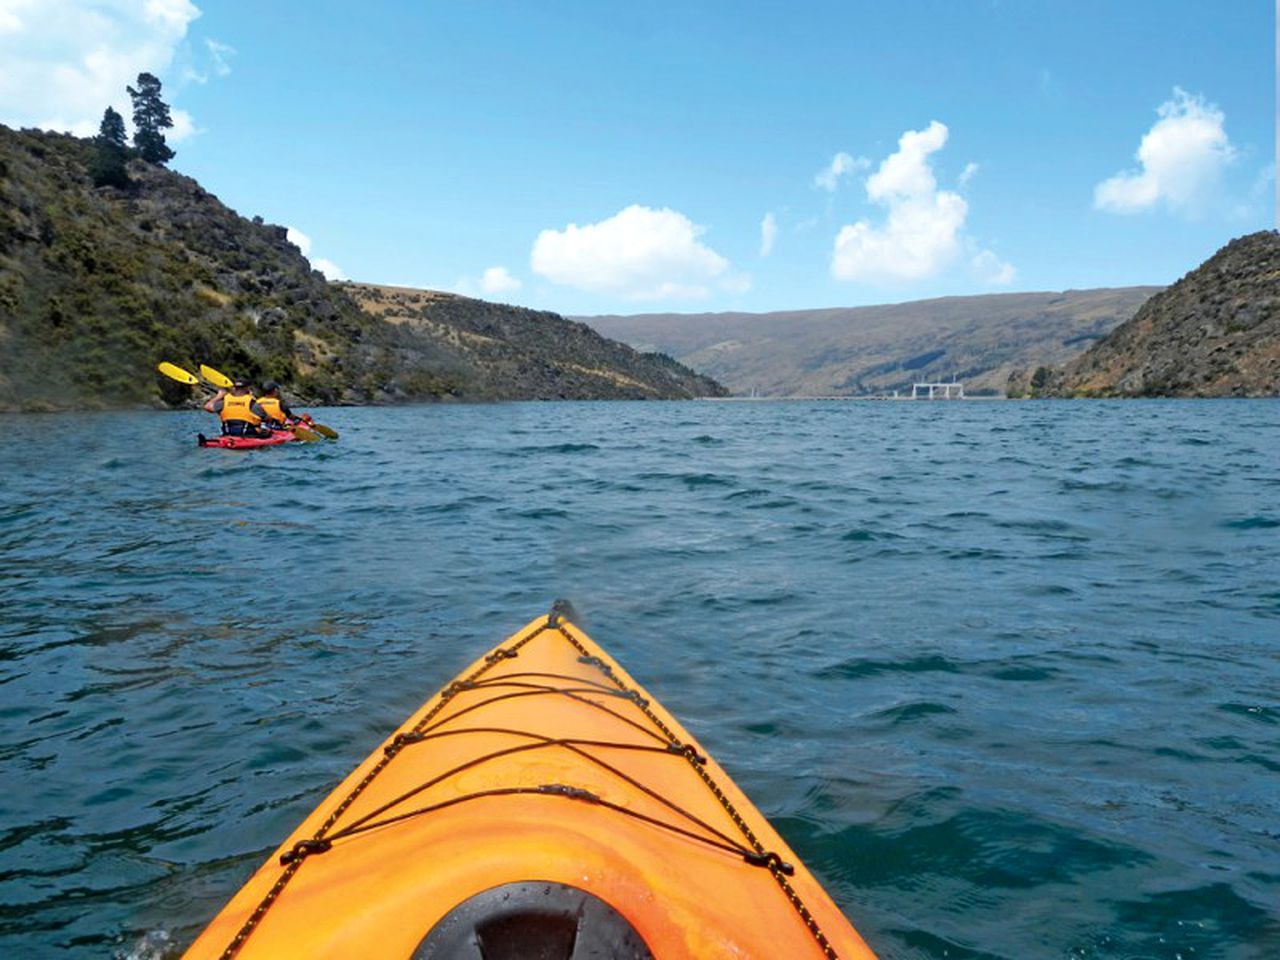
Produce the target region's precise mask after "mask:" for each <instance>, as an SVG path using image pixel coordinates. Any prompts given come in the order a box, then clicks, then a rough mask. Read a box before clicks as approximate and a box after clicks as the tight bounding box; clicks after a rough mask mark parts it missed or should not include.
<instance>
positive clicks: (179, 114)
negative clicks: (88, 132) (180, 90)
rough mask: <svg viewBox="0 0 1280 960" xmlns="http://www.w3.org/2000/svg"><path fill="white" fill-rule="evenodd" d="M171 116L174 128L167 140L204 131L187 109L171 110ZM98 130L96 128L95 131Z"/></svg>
mask: <svg viewBox="0 0 1280 960" xmlns="http://www.w3.org/2000/svg"><path fill="white" fill-rule="evenodd" d="M169 117H170V119H171V120H173V129H171V130H170V131H169V132H168V133H166V134H165V140H166V141H169V142H172V143H179V142H181V141H183V140H186V139H187V138H188V137H193V136H195V135H196V134H197V133H203V132H204V131H202V130H201V129H200V128H199V127H197V126H196V122H195V121H194V120H192V119H191V114H189V113H187V111H185V110H175V109H170V110H169ZM94 132H95V133H96V132H97V131H96V130H95V131H94Z"/></svg>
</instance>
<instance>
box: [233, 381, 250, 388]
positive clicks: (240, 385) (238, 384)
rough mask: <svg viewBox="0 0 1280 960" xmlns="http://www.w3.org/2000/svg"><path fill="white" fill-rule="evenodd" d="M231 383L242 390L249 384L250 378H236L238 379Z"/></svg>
mask: <svg viewBox="0 0 1280 960" xmlns="http://www.w3.org/2000/svg"><path fill="white" fill-rule="evenodd" d="M231 385H232V386H233V387H235V388H236V389H237V390H242V389H244V388H245V387H247V386H249V381H248V380H236V381H235V382H233V383H232V384H231Z"/></svg>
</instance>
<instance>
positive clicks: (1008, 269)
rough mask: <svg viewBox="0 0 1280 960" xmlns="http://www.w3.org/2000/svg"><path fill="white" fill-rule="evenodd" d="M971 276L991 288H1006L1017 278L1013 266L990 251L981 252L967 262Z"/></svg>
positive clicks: (1016, 272)
mask: <svg viewBox="0 0 1280 960" xmlns="http://www.w3.org/2000/svg"><path fill="white" fill-rule="evenodd" d="M969 265H970V266H971V267H972V268H973V275H974V276H975V277H977V278H978V280H979V281H981V282H982V283H985V284H987V285H988V286H992V287H1007V286H1009V284H1011V283H1013V281H1014V279H1015V278H1016V277H1017V276H1018V271H1017V270H1015V269H1014V268H1013V264H1011V263H1007V262H1005V261H1004V260H1001V259H1000V258H999V257H997V256H996V255H995V254H994V253H993V252H992V251H990V250H983V251H982V252H981V253H979V254H977V255H976V256H974V258H973V259H972V260H970V261H969Z"/></svg>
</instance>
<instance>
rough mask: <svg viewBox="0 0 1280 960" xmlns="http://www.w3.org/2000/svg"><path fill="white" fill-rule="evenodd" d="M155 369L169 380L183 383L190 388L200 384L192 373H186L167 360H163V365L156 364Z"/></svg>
mask: <svg viewBox="0 0 1280 960" xmlns="http://www.w3.org/2000/svg"><path fill="white" fill-rule="evenodd" d="M156 369H157V370H159V371H160V372H161V373H163V374H164V375H165V376H166V377H168V378H169V379H170V380H177V381H178V382H179V383H185V384H187V386H190V387H194V386H196V385H197V384H199V383H200V378H199V377H197V376H196V375H195V374H194V373H188V372H187V371H186V370H183V369H182V368H181V367H180V366H178V365H177V364H176V363H170V362H169V361H168V360H165V361H164V362H163V363H158V364H156Z"/></svg>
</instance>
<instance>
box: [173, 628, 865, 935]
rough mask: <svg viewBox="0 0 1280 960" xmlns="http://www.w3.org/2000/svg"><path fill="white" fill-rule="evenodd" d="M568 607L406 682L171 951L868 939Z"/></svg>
mask: <svg viewBox="0 0 1280 960" xmlns="http://www.w3.org/2000/svg"><path fill="white" fill-rule="evenodd" d="M572 618H573V613H572V609H571V608H570V607H569V606H568V605H567V604H564V603H557V604H556V606H555V607H554V608H553V609H552V612H551V614H550V615H549V616H545V617H540V618H538V619H537V620H534V621H533V622H532V623H530V624H529V625H528V626H526V627H525V628H524V629H523V630H521V631H520V632H518V633H516V634H514V635H513V636H512V637H510V638H509V639H508V640H507V641H505V642H504V643H503V644H501V645H500V646H498V647H496V648H494V649H493V650H492V651H490V652H489V653H487V654H485V655H484V656H483V657H481V658H480V659H479V660H477V661H476V662H475V663H473V664H472V665H471V666H470V667H468V668H467V669H466V670H464V671H463V672H462V673H461V674H460V675H459V677H458V679H456V680H454V681H453V682H452V683H450V684H449V685H448V686H446V687H445V688H444V689H443V690H441V691H440V692H439V693H437V694H436V695H435V696H434V697H432V698H431V699H430V700H428V701H427V702H426V704H424V705H423V706H422V707H421V708H420V709H419V710H418V711H417V712H416V713H415V714H414V715H413V716H411V717H410V718H409V719H408V720H407V721H406V722H405V723H404V725H403V726H401V727H400V729H398V730H397V731H396V732H395V733H394V734H393V735H392V736H391V737H390V738H389V739H388V740H387V741H386V742H385V743H384V744H383V745H382V746H381V747H379V748H378V750H376V751H375V752H374V753H373V755H372V756H370V757H369V758H368V759H367V760H365V761H364V763H362V764H360V766H359V767H357V768H356V770H355V771H354V772H353V773H352V774H351V775H350V776H348V777H347V779H346V780H344V781H343V782H342V783H341V784H340V785H339V786H338V788H337V789H336V790H334V791H333V793H332V794H330V795H329V797H328V798H327V799H326V800H325V801H324V802H323V803H322V804H321V805H320V806H319V807H317V808H316V810H315V812H314V813H312V814H311V815H310V816H309V817H307V818H306V820H304V821H303V823H302V825H301V826H299V827H298V829H297V830H295V831H294V832H293V834H292V835H291V836H290V837H289V838H288V839H287V840H286V841H285V842H284V844H283V845H282V846H281V847H280V848H279V849H278V850H277V851H276V852H275V853H274V854H273V855H272V857H271V859H270V860H268V861H267V862H266V863H265V864H264V865H263V866H262V867H261V868H260V869H259V870H258V872H257V873H255V874H254V875H253V877H252V878H251V879H250V880H249V882H248V883H246V884H245V885H244V887H243V888H242V889H241V890H240V892H239V893H237V894H236V895H235V897H234V898H233V899H232V900H231V902H230V903H229V904H227V906H226V907H225V908H224V909H223V910H222V912H221V913H219V914H218V915H217V916H216V917H215V918H214V919H213V921H212V922H211V923H210V924H209V926H208V928H207V929H206V930H205V931H204V933H203V934H202V935H201V936H200V937H199V939H197V940H196V942H195V943H194V944H193V945H192V947H191V949H190V950H189V951H188V953H187V957H188V958H190V960H200V958H215V957H222V958H231V957H241V958H268V957H269V958H273V960H275V958H284V957H335V958H336V957H343V958H350V957H361V958H384V957H385V958H396V960H409V958H414V960H490V958H508V957H510V958H515V957H538V958H548V960H579V958H585V957H588V956H590V957H614V958H636V960H645V958H656V960H695V958H696V960H707V958H721V957H724V958H728V957H734V958H747V957H755V958H781V960H804V958H832V957H840V958H848V960H868V958H871V960H874V955H873V954H872V952H871V951H870V949H869V948H868V947H867V945H866V944H865V943H864V942H863V940H862V938H861V937H859V936H858V934H857V933H856V932H855V931H854V929H853V927H852V926H850V924H849V922H848V921H847V920H846V919H845V917H844V916H843V914H841V912H840V910H839V909H838V908H837V907H836V906H835V904H834V903H833V902H832V901H831V898H830V897H828V896H827V894H826V892H825V891H824V890H823V889H822V887H821V885H820V884H819V883H818V881H817V880H815V879H814V877H813V876H812V875H811V874H810V873H809V871H808V870H806V869H805V867H804V865H803V864H801V863H800V862H799V860H798V859H797V858H796V855H795V853H794V852H793V851H792V850H791V849H790V848H789V847H788V846H787V845H786V843H785V842H784V841H783V840H782V838H781V837H780V836H779V835H778V834H777V832H776V831H775V830H774V829H773V828H772V827H771V826H770V825H769V822H768V821H767V820H766V819H765V818H764V817H763V816H762V815H761V814H760V812H759V811H758V810H756V808H755V807H754V806H752V804H751V801H750V800H748V799H747V797H746V795H745V794H743V793H742V791H741V790H739V789H738V787H737V786H736V785H735V784H734V783H733V781H732V780H730V779H729V777H728V776H727V775H726V774H725V772H724V771H723V770H722V769H721V768H720V766H719V765H718V764H717V763H716V762H715V761H714V760H712V759H711V758H710V757H708V756H707V755H706V753H705V751H703V749H702V748H701V747H700V746H699V745H698V743H697V741H695V740H694V739H693V738H692V737H691V736H690V735H689V734H688V732H687V731H686V730H685V729H684V728H683V727H682V726H681V725H680V724H679V723H678V722H677V721H676V719H675V718H674V717H672V716H671V714H669V713H667V711H666V710H664V709H663V708H662V707H661V706H660V705H659V704H658V703H657V702H656V701H655V700H654V699H653V698H652V697H651V696H650V695H649V694H648V693H647V692H646V691H645V690H644V689H643V688H641V687H640V686H639V684H637V683H636V682H635V681H634V680H633V679H632V678H631V677H630V676H629V675H628V674H627V673H626V671H624V670H623V669H622V667H620V666H619V665H618V664H617V663H616V662H615V661H614V660H612V659H611V658H610V657H609V656H608V655H607V654H606V653H605V652H604V651H603V650H602V649H601V648H600V647H598V646H597V645H595V644H594V643H593V642H592V641H591V640H590V639H589V638H588V637H587V636H586V634H585V633H583V632H582V631H581V630H580V629H578V627H576V626H575V625H574V624H573V622H572Z"/></svg>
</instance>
